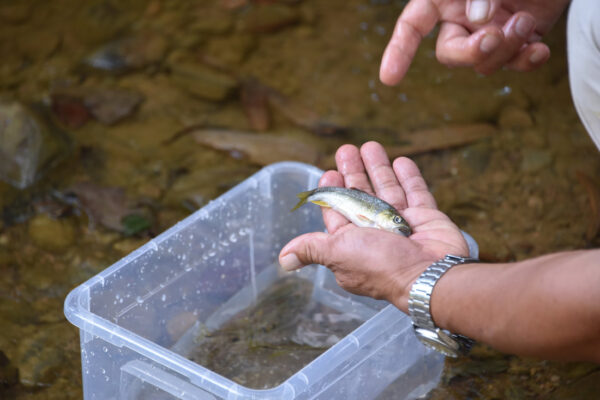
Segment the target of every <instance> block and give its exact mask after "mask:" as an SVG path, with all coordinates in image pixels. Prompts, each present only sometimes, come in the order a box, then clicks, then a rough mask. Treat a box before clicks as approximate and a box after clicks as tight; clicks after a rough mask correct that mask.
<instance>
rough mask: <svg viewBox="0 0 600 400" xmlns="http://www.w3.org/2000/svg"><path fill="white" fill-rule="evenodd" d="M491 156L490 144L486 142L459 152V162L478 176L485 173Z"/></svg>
mask: <svg viewBox="0 0 600 400" xmlns="http://www.w3.org/2000/svg"><path fill="white" fill-rule="evenodd" d="M491 154H492V146H491V143H490V142H489V141H487V140H486V141H482V142H480V143H477V144H474V145H471V146H468V147H466V148H465V149H464V150H463V151H462V152H461V156H462V157H461V161H462V163H463V164H464V165H466V166H467V167H468V168H469V169H471V170H472V171H473V172H475V173H479V174H480V173H483V172H484V171H485V169H486V168H487V166H488V164H489V163H490V156H491Z"/></svg>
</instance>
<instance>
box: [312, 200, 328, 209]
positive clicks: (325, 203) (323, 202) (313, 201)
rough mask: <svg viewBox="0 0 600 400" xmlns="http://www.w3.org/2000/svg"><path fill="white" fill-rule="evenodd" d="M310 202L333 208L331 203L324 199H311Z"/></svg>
mask: <svg viewBox="0 0 600 400" xmlns="http://www.w3.org/2000/svg"><path fill="white" fill-rule="evenodd" d="M310 202H311V203H313V204H316V205H318V206H321V207H327V208H331V205H330V204H329V203H327V202H326V201H323V200H310Z"/></svg>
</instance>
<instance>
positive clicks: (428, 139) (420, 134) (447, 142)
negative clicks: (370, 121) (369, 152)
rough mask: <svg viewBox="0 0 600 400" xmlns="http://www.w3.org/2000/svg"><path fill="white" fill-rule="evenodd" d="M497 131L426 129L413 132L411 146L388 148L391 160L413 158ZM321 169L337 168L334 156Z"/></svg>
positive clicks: (484, 128)
mask: <svg viewBox="0 0 600 400" xmlns="http://www.w3.org/2000/svg"><path fill="white" fill-rule="evenodd" d="M496 131H497V129H496V127H494V126H493V125H490V124H466V125H449V126H445V127H441V128H436V129H426V130H422V131H415V132H412V133H411V134H410V135H409V136H410V137H409V138H407V140H408V141H409V142H410V144H406V145H401V146H386V150H387V152H388V155H389V157H390V158H391V159H394V158H396V157H401V156H413V155H416V154H421V153H427V152H430V151H437V150H444V149H449V148H452V147H458V146H464V145H466V144H469V143H472V142H475V141H477V140H480V139H483V138H486V137H489V136H491V135H493V134H494V133H495V132H496ZM321 168H324V169H332V168H335V157H334V156H333V155H331V156H329V157H327V158H326V159H323V160H322V162H321Z"/></svg>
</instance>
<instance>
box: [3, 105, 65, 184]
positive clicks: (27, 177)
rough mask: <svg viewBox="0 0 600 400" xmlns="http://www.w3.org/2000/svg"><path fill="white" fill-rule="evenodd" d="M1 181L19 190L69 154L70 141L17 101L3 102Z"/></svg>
mask: <svg viewBox="0 0 600 400" xmlns="http://www.w3.org/2000/svg"><path fill="white" fill-rule="evenodd" d="M0 138H2V140H0V154H1V155H2V157H0V179H1V180H4V181H6V182H8V183H10V184H12V185H14V186H16V187H18V188H20V189H23V188H26V187H28V186H30V185H31V184H32V183H33V182H34V181H35V180H36V179H37V178H38V177H39V176H40V175H41V174H42V173H43V172H45V171H46V170H47V169H49V168H50V167H52V166H53V165H55V164H56V163H57V162H58V161H60V160H62V159H63V158H64V157H65V156H66V155H67V154H68V153H69V151H70V141H69V139H68V137H67V136H66V135H65V133H64V132H62V131H60V130H59V129H58V128H57V127H56V126H54V125H53V124H52V123H51V122H50V121H49V120H47V119H45V118H43V117H42V116H41V115H39V114H38V113H36V112H34V111H33V110H32V109H31V108H29V107H26V106H25V105H23V104H22V103H20V102H18V101H12V100H8V99H0Z"/></svg>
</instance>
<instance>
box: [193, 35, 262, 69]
mask: <svg viewBox="0 0 600 400" xmlns="http://www.w3.org/2000/svg"><path fill="white" fill-rule="evenodd" d="M255 47H256V39H255V38H254V36H250V35H234V36H229V37H216V38H213V39H211V40H210V41H209V42H208V43H207V44H206V47H205V48H204V54H205V55H206V57H208V58H209V59H211V60H215V61H216V62H218V63H219V64H222V65H239V64H240V63H241V62H242V61H244V60H245V59H246V57H247V56H248V55H249V54H250V53H251V52H252V50H254V48H255Z"/></svg>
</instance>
